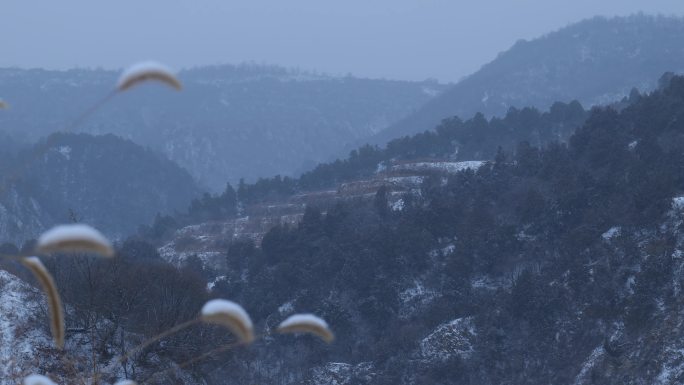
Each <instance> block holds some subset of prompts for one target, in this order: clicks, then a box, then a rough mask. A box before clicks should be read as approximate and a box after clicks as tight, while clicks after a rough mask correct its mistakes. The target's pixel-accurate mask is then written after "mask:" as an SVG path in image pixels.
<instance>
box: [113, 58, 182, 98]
mask: <svg viewBox="0 0 684 385" xmlns="http://www.w3.org/2000/svg"><path fill="white" fill-rule="evenodd" d="M150 80H153V81H158V82H161V83H163V84H166V85H168V86H169V87H172V88H174V89H176V90H178V91H180V90H181V89H182V88H183V86H182V85H181V82H180V81H179V80H178V78H176V75H175V74H174V73H173V71H172V70H171V69H170V68H168V67H167V66H165V65H163V64H161V63H157V62H154V61H146V62H141V63H137V64H134V65H132V66H130V67H129V68H128V69H126V70H125V71H124V72H123V73H122V74H121V77H120V78H119V82H118V83H117V86H116V89H117V91H119V92H123V91H126V90H128V89H130V88H132V87H134V86H136V85H138V84H140V83H143V82H146V81H150Z"/></svg>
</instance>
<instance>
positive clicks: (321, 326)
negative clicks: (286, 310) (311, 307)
mask: <svg viewBox="0 0 684 385" xmlns="http://www.w3.org/2000/svg"><path fill="white" fill-rule="evenodd" d="M277 331H278V333H283V334H284V333H308V334H313V335H315V336H317V337H319V338H320V339H322V340H323V341H325V342H327V343H331V342H332V341H333V340H334V339H335V335H334V334H333V332H332V331H331V330H330V328H329V327H328V323H327V322H325V321H324V320H323V319H322V318H320V317H318V316H315V315H313V314H294V315H292V316H290V317H288V318H287V319H286V320H285V321H283V322H281V323H280V325H278V329H277Z"/></svg>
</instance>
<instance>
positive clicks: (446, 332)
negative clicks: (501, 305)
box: [420, 317, 477, 361]
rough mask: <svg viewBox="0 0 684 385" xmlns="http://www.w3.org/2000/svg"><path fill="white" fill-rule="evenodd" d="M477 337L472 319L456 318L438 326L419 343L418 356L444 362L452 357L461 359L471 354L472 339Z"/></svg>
mask: <svg viewBox="0 0 684 385" xmlns="http://www.w3.org/2000/svg"><path fill="white" fill-rule="evenodd" d="M475 336H477V332H476V330H475V324H474V323H473V318H472V317H464V318H457V319H455V320H453V321H450V322H447V323H444V324H442V325H440V326H438V327H437V328H436V329H435V330H434V331H433V332H432V333H430V334H429V335H428V336H427V337H425V338H423V340H422V341H421V342H420V356H421V357H423V358H424V359H429V360H442V361H446V360H448V359H449V358H451V357H452V356H454V355H457V356H459V357H460V358H461V359H468V358H470V356H471V354H472V353H473V351H474V349H473V338H475Z"/></svg>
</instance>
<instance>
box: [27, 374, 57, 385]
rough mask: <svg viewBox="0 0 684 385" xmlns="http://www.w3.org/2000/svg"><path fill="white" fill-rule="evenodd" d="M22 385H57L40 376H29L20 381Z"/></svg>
mask: <svg viewBox="0 0 684 385" xmlns="http://www.w3.org/2000/svg"><path fill="white" fill-rule="evenodd" d="M22 384H23V385H57V384H56V383H55V382H54V381H52V380H51V379H50V378H49V377H46V376H43V375H41V374H30V375H28V376H26V377H24V381H22Z"/></svg>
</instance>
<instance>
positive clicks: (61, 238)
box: [36, 224, 114, 257]
mask: <svg viewBox="0 0 684 385" xmlns="http://www.w3.org/2000/svg"><path fill="white" fill-rule="evenodd" d="M36 252H37V253H39V254H50V253H69V252H84V253H97V254H100V255H103V256H105V257H112V256H114V249H113V248H112V245H111V244H110V243H109V241H108V240H107V238H105V236H104V235H102V233H100V232H99V231H97V230H95V229H94V228H92V227H90V226H88V225H85V224H69V225H59V226H55V227H53V228H51V229H50V230H48V231H46V232H44V233H43V234H42V235H41V236H40V237H39V238H38V243H37V244H36Z"/></svg>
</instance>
